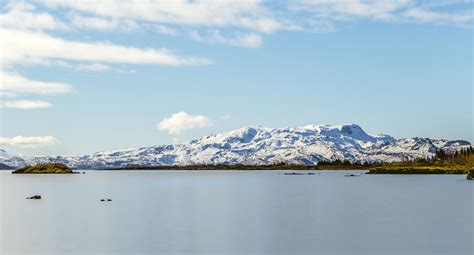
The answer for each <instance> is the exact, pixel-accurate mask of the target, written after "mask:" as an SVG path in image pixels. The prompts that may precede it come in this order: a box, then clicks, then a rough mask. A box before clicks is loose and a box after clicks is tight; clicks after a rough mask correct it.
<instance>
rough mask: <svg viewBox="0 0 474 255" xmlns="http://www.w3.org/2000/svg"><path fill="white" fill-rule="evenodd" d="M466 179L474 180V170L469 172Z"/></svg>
mask: <svg viewBox="0 0 474 255" xmlns="http://www.w3.org/2000/svg"><path fill="white" fill-rule="evenodd" d="M466 178H467V179H468V180H474V169H472V170H469V172H467V177H466Z"/></svg>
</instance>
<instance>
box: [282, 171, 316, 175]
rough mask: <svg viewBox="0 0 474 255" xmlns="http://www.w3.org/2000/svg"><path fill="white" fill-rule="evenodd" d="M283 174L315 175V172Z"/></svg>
mask: <svg viewBox="0 0 474 255" xmlns="http://www.w3.org/2000/svg"><path fill="white" fill-rule="evenodd" d="M284 175H315V173H295V172H292V173H284Z"/></svg>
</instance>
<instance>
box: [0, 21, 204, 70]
mask: <svg viewBox="0 0 474 255" xmlns="http://www.w3.org/2000/svg"><path fill="white" fill-rule="evenodd" d="M0 37H1V38H2V44H3V45H2V47H3V48H4V49H6V50H5V52H4V54H3V56H2V61H3V63H4V64H7V65H9V64H13V63H21V62H23V61H28V59H62V60H76V61H100V62H108V63H128V64H158V65H170V66H180V65H206V64H209V63H210V60H208V59H205V58H194V57H181V56H178V55H176V54H174V52H173V51H171V50H168V49H165V48H161V49H140V48H134V47H127V46H123V45H118V44H113V43H103V42H95V43H90V42H87V43H86V42H79V41H71V40H65V39H62V38H60V37H54V36H51V35H48V34H44V33H38V32H31V31H20V30H12V29H1V30H0Z"/></svg>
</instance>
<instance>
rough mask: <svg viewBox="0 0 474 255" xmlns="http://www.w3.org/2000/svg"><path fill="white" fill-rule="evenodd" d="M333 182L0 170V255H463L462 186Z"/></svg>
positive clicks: (389, 180) (327, 177) (469, 229)
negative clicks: (35, 196) (20, 173)
mask: <svg viewBox="0 0 474 255" xmlns="http://www.w3.org/2000/svg"><path fill="white" fill-rule="evenodd" d="M344 173H345V172H322V173H321V174H319V175H314V176H307V175H305V176H285V175H282V172H279V171H258V172H253V171H239V172H237V171H199V172H191V171H133V172H130V171H129V172H108V171H101V172H98V171H87V174H84V175H83V174H81V175H12V174H10V173H9V172H5V171H0V192H1V193H0V213H1V215H0V216H1V217H0V229H1V230H0V254H48V255H53V254H61V255H63V254H453V255H454V254H473V251H474V248H473V239H474V236H473V232H474V231H473V229H474V226H473V211H474V206H473V204H474V202H473V197H474V182H468V181H466V180H465V176H463V175H409V176H401V175H398V176H388V175H377V176H376V175H370V176H369V175H364V176H361V177H352V178H349V177H344ZM35 194H40V195H42V196H43V199H42V200H37V201H35V200H26V199H25V197H26V196H31V195H35ZM101 198H111V199H113V201H112V202H100V201H99V200H100V199H101Z"/></svg>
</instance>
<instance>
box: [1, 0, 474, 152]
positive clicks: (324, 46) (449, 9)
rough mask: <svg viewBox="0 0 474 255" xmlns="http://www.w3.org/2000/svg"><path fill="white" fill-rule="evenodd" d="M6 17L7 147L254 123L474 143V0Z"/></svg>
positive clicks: (9, 13) (148, 6)
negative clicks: (353, 126)
mask: <svg viewBox="0 0 474 255" xmlns="http://www.w3.org/2000/svg"><path fill="white" fill-rule="evenodd" d="M1 18H2V27H1V29H2V31H1V36H0V38H1V39H0V41H1V42H2V50H3V55H2V67H1V73H0V74H1V75H2V86H1V87H0V89H1V90H0V92H1V94H0V95H1V104H0V106H1V107H2V108H0V113H1V126H0V127H1V130H0V131H1V137H0V147H2V148H5V149H7V150H8V151H10V152H13V153H22V154H34V155H44V154H49V155H55V154H58V155H62V154H77V153H91V152H95V151H98V150H104V149H112V148H128V147H142V146H151V145H159V144H169V143H173V142H182V141H187V140H189V139H192V138H197V137H200V136H202V135H207V134H209V133H216V132H222V131H227V130H231V129H236V128H240V127H242V126H249V125H256V126H260V125H261V126H268V127H288V126H301V125H307V124H345V123H357V124H359V125H361V126H362V127H363V128H364V129H365V130H366V131H367V132H368V133H386V134H390V135H393V136H395V137H399V138H401V137H415V136H421V137H431V138H447V139H464V140H469V141H473V140H474V139H473V138H474V135H473V131H472V126H473V119H472V111H473V107H472V98H473V90H472V72H473V66H472V20H473V16H472V3H470V2H468V1H409V0H401V1H354V0H353V1H334V2H324V1H317V0H314V1H291V2H284V1H281V2H278V4H275V3H274V2H260V1H252V2H250V1H226V2H222V1H221V2H219V1H218V2H209V1H206V2H197V3H189V2H187V1H175V2H170V1H167V2H162V1H122V2H120V3H117V2H109V1H101V4H92V2H91V1H89V2H88V1H70V2H63V1H35V2H17V1H14V2H4V3H2V13H1ZM164 49H166V50H164Z"/></svg>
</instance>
